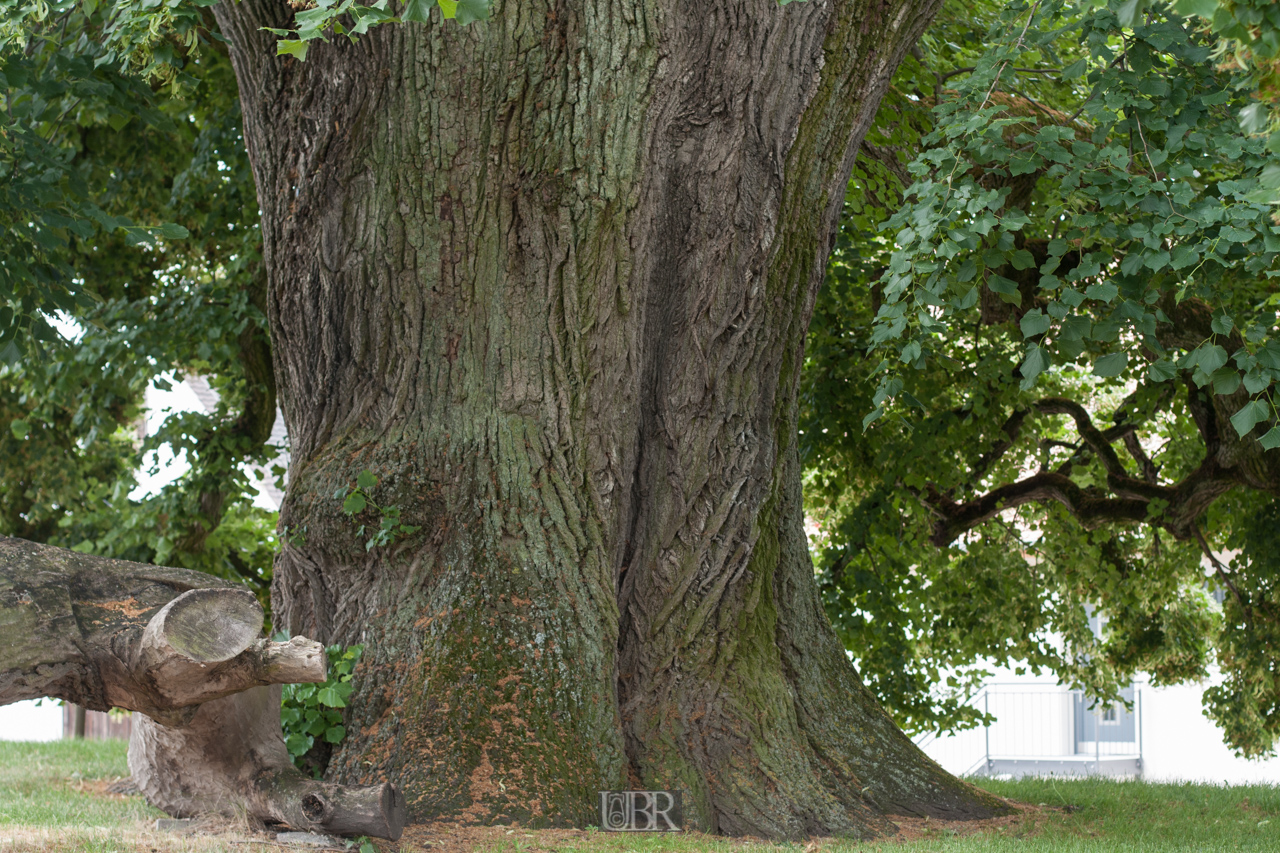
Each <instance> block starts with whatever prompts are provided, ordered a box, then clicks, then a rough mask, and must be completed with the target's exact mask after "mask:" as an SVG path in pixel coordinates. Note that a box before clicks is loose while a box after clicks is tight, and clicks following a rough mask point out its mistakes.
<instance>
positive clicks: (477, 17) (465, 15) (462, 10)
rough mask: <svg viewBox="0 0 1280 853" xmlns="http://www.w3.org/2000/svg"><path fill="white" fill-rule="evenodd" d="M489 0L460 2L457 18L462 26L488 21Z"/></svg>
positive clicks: (464, 0)
mask: <svg viewBox="0 0 1280 853" xmlns="http://www.w3.org/2000/svg"><path fill="white" fill-rule="evenodd" d="M489 13H490V8H489V0H458V8H457V12H456V17H457V20H458V23H459V24H461V25H462V26H464V27H465V26H466V25H467V24H470V23H473V22H475V21H483V20H486V19H488V17H489Z"/></svg>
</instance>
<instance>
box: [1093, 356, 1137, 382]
mask: <svg viewBox="0 0 1280 853" xmlns="http://www.w3.org/2000/svg"><path fill="white" fill-rule="evenodd" d="M1128 366H1129V353H1127V352H1113V353H1111V354H1110V355H1104V356H1100V357H1099V358H1098V360H1097V361H1095V362H1094V363H1093V375H1094V376H1102V377H1111V376H1119V375H1120V374H1121V373H1123V372H1124V369H1125V368H1126V367H1128Z"/></svg>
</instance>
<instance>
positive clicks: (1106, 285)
mask: <svg viewBox="0 0 1280 853" xmlns="http://www.w3.org/2000/svg"><path fill="white" fill-rule="evenodd" d="M1119 292H1120V291H1119V289H1118V288H1116V286H1115V285H1114V284H1112V283H1111V282H1109V281H1104V282H1102V283H1101V284H1091V285H1089V286H1088V287H1087V288H1085V291H1084V295H1085V296H1087V297H1089V298H1090V299H1097V300H1100V301H1102V302H1107V303H1110V302H1111V301H1112V300H1113V299H1115V298H1116V294H1118V293H1119Z"/></svg>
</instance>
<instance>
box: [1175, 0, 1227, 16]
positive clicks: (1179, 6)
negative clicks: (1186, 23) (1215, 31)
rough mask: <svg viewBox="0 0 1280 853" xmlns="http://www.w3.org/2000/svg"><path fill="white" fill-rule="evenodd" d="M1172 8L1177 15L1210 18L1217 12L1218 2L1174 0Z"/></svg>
mask: <svg viewBox="0 0 1280 853" xmlns="http://www.w3.org/2000/svg"><path fill="white" fill-rule="evenodd" d="M1173 8H1174V9H1175V10H1176V11H1177V13H1178V14H1179V15H1188V16H1189V15H1199V16H1200V17H1202V18H1212V17H1213V13H1214V12H1216V11H1218V0H1174V3H1173Z"/></svg>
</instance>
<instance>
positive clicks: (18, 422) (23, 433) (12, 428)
mask: <svg viewBox="0 0 1280 853" xmlns="http://www.w3.org/2000/svg"><path fill="white" fill-rule="evenodd" d="M9 432H11V433H13V437H14V438H16V439H18V441H22V440H23V439H24V438H26V437H27V435H28V434H29V433H30V432H31V426H30V424H28V423H27V422H26V421H24V420H22V419H21V418H14V419H13V420H12V421H11V422H10V423H9Z"/></svg>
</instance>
